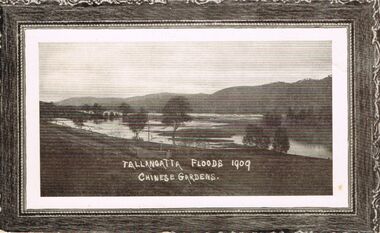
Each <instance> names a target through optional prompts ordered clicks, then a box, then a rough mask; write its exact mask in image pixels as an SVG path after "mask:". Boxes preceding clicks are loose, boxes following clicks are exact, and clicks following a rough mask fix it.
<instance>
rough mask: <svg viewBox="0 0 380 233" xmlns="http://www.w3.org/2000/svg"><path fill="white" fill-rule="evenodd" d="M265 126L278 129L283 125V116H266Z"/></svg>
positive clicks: (272, 114) (273, 114)
mask: <svg viewBox="0 0 380 233" xmlns="http://www.w3.org/2000/svg"><path fill="white" fill-rule="evenodd" d="M263 120H264V124H265V125H266V126H268V127H272V128H277V127H279V126H280V125H281V115H280V114H276V113H269V114H265V115H264V119H263Z"/></svg>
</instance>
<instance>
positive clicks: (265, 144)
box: [243, 124, 270, 149]
mask: <svg viewBox="0 0 380 233" xmlns="http://www.w3.org/2000/svg"><path fill="white" fill-rule="evenodd" d="M243 144H245V145H250V146H256V147H258V148H261V149H268V148H269V145H270V137H269V136H268V135H267V134H265V132H264V130H263V128H261V127H258V126H256V125H252V124H249V125H247V128H246V129H245V136H244V137H243Z"/></svg>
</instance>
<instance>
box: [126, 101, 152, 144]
mask: <svg viewBox="0 0 380 233" xmlns="http://www.w3.org/2000/svg"><path fill="white" fill-rule="evenodd" d="M147 122H148V114H147V113H146V112H145V110H144V109H143V108H141V109H140V111H139V112H137V113H132V114H129V115H128V118H127V124H128V127H129V129H130V130H131V131H132V132H133V133H134V134H135V139H139V134H140V132H141V130H143V129H144V128H145V125H146V123H147Z"/></svg>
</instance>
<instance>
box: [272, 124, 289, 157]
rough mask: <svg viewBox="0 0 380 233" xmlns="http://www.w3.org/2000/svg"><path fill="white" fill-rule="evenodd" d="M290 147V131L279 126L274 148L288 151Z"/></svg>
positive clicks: (284, 151)
mask: <svg viewBox="0 0 380 233" xmlns="http://www.w3.org/2000/svg"><path fill="white" fill-rule="evenodd" d="M289 148H290V145H289V137H288V132H287V131H286V129H285V128H281V127H280V128H277V130H276V132H275V133H274V138H273V150H275V151H278V152H281V153H287V152H288V150H289Z"/></svg>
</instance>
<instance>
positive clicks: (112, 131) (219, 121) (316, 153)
mask: <svg viewBox="0 0 380 233" xmlns="http://www.w3.org/2000/svg"><path fill="white" fill-rule="evenodd" d="M149 115H150V119H149V121H148V123H147V124H148V125H149V126H146V127H145V128H144V130H143V131H142V132H141V133H140V134H139V137H140V138H141V139H142V140H144V141H151V142H156V143H162V144H172V141H171V137H170V136H169V134H167V133H168V132H170V131H171V130H172V128H171V127H166V126H164V125H163V124H161V121H160V120H159V117H160V115H159V114H149ZM192 117H193V118H194V120H193V121H191V122H188V123H186V124H185V126H184V127H182V128H181V129H182V130H191V129H198V130H204V129H209V130H218V129H222V130H227V131H229V134H226V136H220V135H219V136H218V137H207V138H205V137H202V138H195V137H181V136H177V139H176V141H177V144H178V145H182V146H191V147H199V148H207V149H211V148H233V147H234V145H235V147H236V146H237V145H243V143H242V140H243V137H244V135H243V134H244V131H243V130H241V129H244V127H245V125H246V124H248V123H255V122H256V123H257V122H258V121H260V120H261V119H262V116H261V115H235V114H226V115H218V114H192ZM53 123H55V124H58V125H63V126H68V127H72V128H81V129H84V130H88V131H92V132H97V133H101V134H105V135H108V136H112V137H118V138H126V139H132V138H133V137H134V136H135V134H134V133H133V132H132V131H131V130H130V129H129V128H128V125H127V123H126V122H124V121H123V120H122V118H113V119H112V120H106V119H101V120H99V119H97V120H88V121H85V122H80V124H78V123H74V122H73V121H71V120H69V119H64V118H57V119H55V120H54V121H53ZM238 128H241V129H240V130H235V129H238ZM231 130H235V132H233V133H231ZM165 132H166V134H165ZM289 143H290V149H289V151H288V153H289V154H296V155H303V156H308V157H317V158H325V159H331V158H332V150H331V146H329V145H324V144H312V143H306V142H303V141H300V140H297V139H296V138H291V137H290V140H289Z"/></svg>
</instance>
